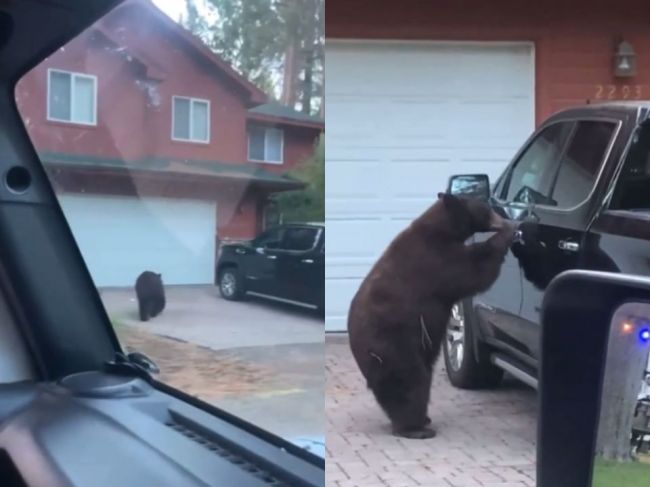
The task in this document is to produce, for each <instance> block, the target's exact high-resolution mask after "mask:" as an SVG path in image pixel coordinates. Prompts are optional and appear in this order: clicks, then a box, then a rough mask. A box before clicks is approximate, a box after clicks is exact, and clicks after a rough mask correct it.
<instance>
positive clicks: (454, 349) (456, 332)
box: [445, 303, 465, 372]
mask: <svg viewBox="0 0 650 487" xmlns="http://www.w3.org/2000/svg"><path fill="white" fill-rule="evenodd" d="M445 344H446V347H447V357H448V358H449V365H450V366H451V368H452V369H453V370H454V372H458V371H459V370H460V368H461V367H462V366H463V359H464V357H465V318H464V316H463V307H462V305H461V304H460V303H457V304H454V306H453V308H451V317H450V319H449V323H448V324H447V340H446V341H445Z"/></svg>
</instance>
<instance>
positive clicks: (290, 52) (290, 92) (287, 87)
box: [281, 40, 298, 108]
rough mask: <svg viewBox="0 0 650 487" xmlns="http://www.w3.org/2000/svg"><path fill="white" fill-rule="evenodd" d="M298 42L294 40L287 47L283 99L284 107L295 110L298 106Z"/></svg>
mask: <svg viewBox="0 0 650 487" xmlns="http://www.w3.org/2000/svg"><path fill="white" fill-rule="evenodd" d="M297 78H298V76H297V73H296V42H295V40H293V41H292V42H290V43H289V46H287V50H286V52H285V54H284V73H283V81H282V98H281V101H282V103H283V104H284V105H287V106H290V107H291V108H294V107H295V105H296V79H297Z"/></svg>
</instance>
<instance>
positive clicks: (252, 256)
mask: <svg viewBox="0 0 650 487" xmlns="http://www.w3.org/2000/svg"><path fill="white" fill-rule="evenodd" d="M283 228H284V226H282V225H277V226H274V227H271V228H268V229H266V230H265V231H263V232H262V233H260V234H259V235H258V236H257V237H255V239H253V240H252V241H251V243H250V246H249V247H247V248H243V250H244V253H243V254H242V256H241V259H242V261H241V264H242V271H243V276H244V286H245V288H246V289H247V290H248V291H249V292H251V293H259V294H269V293H271V292H272V290H273V288H274V283H275V281H276V280H277V277H278V250H279V249H275V248H268V247H266V246H259V245H257V244H256V243H255V242H256V240H258V239H260V238H261V237H262V236H263V235H264V234H266V233H270V232H272V231H282V229H283ZM280 241H282V239H280Z"/></svg>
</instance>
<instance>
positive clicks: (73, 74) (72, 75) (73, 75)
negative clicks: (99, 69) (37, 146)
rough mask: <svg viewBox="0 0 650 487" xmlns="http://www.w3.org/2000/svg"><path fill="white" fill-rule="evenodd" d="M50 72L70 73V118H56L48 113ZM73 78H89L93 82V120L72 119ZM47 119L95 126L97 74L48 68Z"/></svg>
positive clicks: (73, 102)
mask: <svg viewBox="0 0 650 487" xmlns="http://www.w3.org/2000/svg"><path fill="white" fill-rule="evenodd" d="M52 73H62V74H68V75H70V120H66V119H65V118H56V117H53V116H52V114H51V113H50V83H51V79H52ZM75 78H86V79H90V80H92V82H93V95H94V99H93V120H92V122H81V121H79V120H74V119H73V118H72V114H73V113H74V108H75V96H74V95H75V93H74V86H75V83H74V80H75ZM46 103H47V119H48V120H49V121H51V122H62V123H71V124H75V125H88V126H97V76H95V75H94V74H85V73H77V72H75V71H66V70H65V69H56V68H49V69H48V70H47V100H46Z"/></svg>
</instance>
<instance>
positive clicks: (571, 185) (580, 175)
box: [552, 120, 616, 208]
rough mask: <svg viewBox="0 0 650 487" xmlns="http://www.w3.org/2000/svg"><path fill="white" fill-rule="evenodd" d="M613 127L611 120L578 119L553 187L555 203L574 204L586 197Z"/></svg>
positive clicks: (614, 128)
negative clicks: (579, 120) (580, 120)
mask: <svg viewBox="0 0 650 487" xmlns="http://www.w3.org/2000/svg"><path fill="white" fill-rule="evenodd" d="M615 130H616V124H615V123H612V122H600V121H587V120H585V121H582V122H578V126H577V127H576V130H575V132H574V135H573V138H572V139H571V142H570V143H569V147H568V148H567V151H566V153H565V154H564V156H563V157H562V163H561V164H560V172H559V173H558V177H557V181H556V183H555V186H554V189H553V196H552V199H553V200H554V201H555V202H556V204H557V206H558V207H560V208H573V207H575V206H577V205H579V204H580V203H582V202H583V201H585V199H587V197H588V196H589V193H591V190H592V188H593V187H594V184H595V183H596V179H597V177H598V172H599V171H600V168H601V166H602V165H603V164H604V162H605V156H606V151H607V148H608V147H609V144H610V142H611V140H612V136H613V135H614V131H615Z"/></svg>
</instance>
